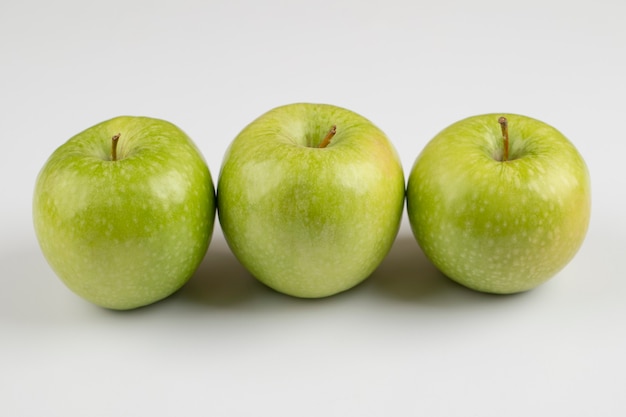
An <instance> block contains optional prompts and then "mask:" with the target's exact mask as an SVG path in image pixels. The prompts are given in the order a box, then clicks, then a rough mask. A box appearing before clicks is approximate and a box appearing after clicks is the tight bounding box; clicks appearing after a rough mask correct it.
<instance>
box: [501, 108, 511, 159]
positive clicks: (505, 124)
mask: <svg viewBox="0 0 626 417" xmlns="http://www.w3.org/2000/svg"><path fill="white" fill-rule="evenodd" d="M498 123H500V127H501V128H502V142H503V148H504V150H503V152H502V162H506V161H508V160H509V121H508V120H507V119H506V117H504V116H502V117H500V118H499V119H498Z"/></svg>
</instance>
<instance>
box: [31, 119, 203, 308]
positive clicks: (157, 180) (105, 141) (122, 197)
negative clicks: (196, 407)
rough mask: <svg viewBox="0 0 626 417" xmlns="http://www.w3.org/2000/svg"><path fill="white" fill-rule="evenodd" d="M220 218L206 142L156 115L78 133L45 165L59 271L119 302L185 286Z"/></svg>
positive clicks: (44, 209)
mask: <svg viewBox="0 0 626 417" xmlns="http://www.w3.org/2000/svg"><path fill="white" fill-rule="evenodd" d="M117 135H119V138H118V139H117V146H116V151H115V153H116V155H115V158H114V157H113V156H112V152H113V146H112V138H113V137H114V136H117ZM113 159H115V160H113ZM214 218H215V192H214V187H213V183H212V179H211V175H210V173H209V169H208V167H207V165H206V163H205V162H204V159H203V157H202V156H201V154H200V152H199V150H198V149H197V148H196V146H195V145H194V143H193V142H192V141H191V139H190V138H189V137H188V136H187V135H186V134H185V133H183V132H182V131H181V130H180V129H179V128H177V127H176V126H174V125H173V124H171V123H168V122H166V121H163V120H158V119H152V118H146V117H126V116H124V117H118V118H114V119H111V120H108V121H106V122H103V123H101V124H98V125H96V126H93V127H91V128H89V129H87V130H85V131H83V132H82V133H79V134H77V135H76V136H74V137H72V138H71V139H70V140H69V141H67V142H66V143H65V144H63V145H61V146H60V147H59V148H58V149H57V150H56V151H55V152H54V153H53V154H52V155H51V156H50V158H49V159H48V161H47V162H46V164H45V165H44V167H43V168H42V170H41V172H40V173H39V176H38V178H37V182H36V186H35V192H34V198H33V220H34V226H35V232H36V235H37V238H38V240H39V243H40V246H41V250H42V252H43V254H44V255H45V257H46V259H47V261H48V263H49V264H50V266H51V267H52V269H53V270H54V271H55V272H56V274H57V275H58V276H59V277H60V278H61V280H62V281H63V282H64V283H65V284H66V285H67V286H68V287H69V288H70V289H71V290H72V291H74V292H75V293H76V294H78V295H80V296H81V297H83V298H85V299H87V300H89V301H91V302H93V303H95V304H97V305H100V306H103V307H107V308H111V309H131V308H135V307H140V306H143V305H147V304H150V303H153V302H155V301H158V300H160V299H163V298H165V297H167V296H168V295H170V294H172V293H173V292H175V291H176V290H178V289H179V288H180V287H181V286H182V285H183V284H185V282H186V281H187V280H188V279H189V278H190V277H191V275H192V274H193V272H194V271H195V269H196V268H197V266H198V264H199V263H200V261H201V260H202V259H203V257H204V254H205V252H206V250H207V247H208V244H209V241H210V238H211V234H212V231H213V223H214Z"/></svg>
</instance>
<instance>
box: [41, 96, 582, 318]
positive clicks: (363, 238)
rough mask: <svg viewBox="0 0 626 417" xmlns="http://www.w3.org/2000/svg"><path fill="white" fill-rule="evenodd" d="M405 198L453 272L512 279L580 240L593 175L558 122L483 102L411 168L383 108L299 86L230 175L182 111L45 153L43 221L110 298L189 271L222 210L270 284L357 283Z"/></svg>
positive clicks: (118, 121) (548, 268)
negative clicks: (492, 108) (363, 110)
mask: <svg viewBox="0 0 626 417" xmlns="http://www.w3.org/2000/svg"><path fill="white" fill-rule="evenodd" d="M405 202H406V207H407V212H408V218H409V221H410V225H411V228H412V231H413V234H414V236H415V238H416V240H417V243H418V244H419V245H420V247H421V248H422V250H423V252H424V253H425V255H426V256H427V257H428V258H429V259H430V260H431V261H432V263H433V264H434V265H435V266H436V267H437V268H438V269H439V270H440V271H441V272H442V273H443V274H444V275H445V276H447V277H449V278H451V279H453V280H455V281H457V282H459V283H461V284H463V285H465V286H467V287H469V288H472V289H474V290H478V291H484V292H491V293H502V294H505V293H515V292H520V291H526V290H529V289H531V288H534V287H536V286H537V285H539V284H541V283H543V282H544V281H546V280H548V279H549V278H551V277H552V276H554V275H555V274H556V273H557V272H558V271H559V270H561V269H562V268H563V267H564V266H565V265H566V264H567V263H568V262H569V261H570V260H571V259H572V258H573V256H574V255H575V253H576V252H577V251H578V249H579V247H580V246H581V244H582V242H583V240H584V237H585V234H586V231H587V227H588V223H589V217H590V209H591V208H590V206H591V191H590V179H589V174H588V170H587V167H586V165H585V162H584V161H583V159H582V157H581V156H580V154H579V153H578V151H577V150H576V148H575V147H574V146H573V145H572V143H571V142H570V141H569V140H568V139H566V138H565V137H564V136H563V135H562V134H561V133H560V132H559V131H558V130H556V129H554V128H553V127H551V126H549V125H547V124H545V123H543V122H540V121H538V120H535V119H532V118H529V117H525V116H520V115H514V114H488V115H481V116H474V117H470V118H467V119H465V120H461V121H459V122H457V123H455V124H453V125H451V126H449V127H447V128H446V129H444V130H443V131H441V132H440V133H439V134H438V135H437V136H436V137H435V138H433V139H432V140H431V141H430V142H429V143H428V144H427V146H426V147H425V148H424V149H423V150H422V152H421V153H420V155H419V156H418V157H417V159H416V161H415V164H414V165H413V167H412V170H411V172H410V176H409V178H408V182H405V177H404V173H403V168H402V166H401V162H400V159H399V157H398V154H397V152H396V150H395V149H394V146H393V145H392V143H391V142H390V141H389V139H388V138H387V137H386V136H385V134H384V133H383V132H382V131H381V130H380V129H379V128H378V127H376V126H375V125H374V124H373V123H372V122H370V121H369V120H367V119H365V118H364V117H362V116H360V115H358V114H356V113H354V112H352V111H349V110H347V109H343V108H340V107H336V106H332V105H327V104H310V103H297V104H290V105H286V106H282V107H278V108H275V109H273V110H271V111H269V112H267V113H265V114H263V115H262V116H260V117H259V118H257V119H256V120H254V121H253V122H252V123H250V124H249V125H248V126H247V127H245V128H244V129H243V130H242V131H241V133H240V134H239V135H238V136H237V137H236V138H235V139H234V141H233V142H232V143H231V145H230V147H229V148H228V150H227V152H226V154H225V155H224V159H223V163H222V167H221V171H220V174H219V179H218V182H217V191H216V189H215V188H214V183H213V179H212V177H211V174H210V172H209V169H208V167H207V164H206V162H205V160H204V158H203V156H202V155H201V153H200V151H199V150H198V148H197V147H196V145H195V144H194V143H193V142H192V140H191V139H190V138H189V137H188V136H187V135H186V134H185V133H183V131H181V130H180V129H179V128H178V127H176V126H174V125H172V124H171V123H169V122H166V121H163V120H158V119H153V118H147V117H126V116H125V117H118V118H114V119H112V120H108V121H105V122H103V123H100V124H98V125H96V126H93V127H91V128H89V129H87V130H85V131H83V132H81V133H79V134H77V135H76V136H74V137H72V138H71V139H69V140H68V141H67V142H66V143H64V144H63V145H61V146H60V147H59V148H58V149H57V150H56V151H55V152H54V153H53V154H52V155H51V156H50V158H49V159H48V161H47V162H46V164H45V165H44V167H43V168H42V170H41V172H40V173H39V176H38V178H37V182H36V185H35V192H34V197H33V220H34V226H35V232H36V235H37V238H38V241H39V244H40V247H41V250H42V252H43V254H44V256H45V257H46V259H47V261H48V263H49V264H50V266H51V267H52V269H53V270H54V271H55V273H56V274H57V275H58V276H59V277H60V278H61V280H62V281H63V282H64V283H65V284H66V285H67V287H69V288H70V289H71V290H72V291H74V292H75V293H76V294H78V295H80V296H81V297H83V298H85V299H87V300H89V301H91V302H93V303H95V304H97V305H100V306H103V307H106V308H111V309H132V308H136V307H140V306H144V305H147V304H151V303H153V302H156V301H158V300H161V299H163V298H165V297H167V296H169V295H170V294H172V293H173V292H175V291H176V290H178V289H179V288H180V287H182V286H183V285H184V284H185V283H186V282H187V280H188V279H189V278H190V277H191V276H192V275H193V273H194V271H195V270H196V269H197V267H198V265H199V264H200V262H201V261H202V259H203V257H204V255H205V253H206V251H207V249H208V246H209V242H210V240H211V235H212V232H213V225H214V221H215V216H216V211H217V214H218V218H219V221H220V224H221V228H222V230H223V233H224V237H225V239H226V241H227V243H228V245H229V247H230V249H231V250H232V252H233V253H234V255H235V256H236V258H237V259H238V260H239V261H240V262H241V263H242V264H243V265H244V266H245V268H246V269H247V270H248V271H249V272H250V273H251V274H252V275H253V276H254V277H256V278H257V279H258V280H260V281H261V282H263V283H264V284H266V285H268V286H269V287H271V288H273V289H275V290H277V291H280V292H283V293H285V294H289V295H292V296H296V297H306V298H316V297H326V296H330V295H333V294H336V293H339V292H342V291H345V290H348V289H350V288H352V287H354V286H355V285H357V284H359V283H360V282H361V281H363V280H364V279H366V278H367V277H368V276H369V275H370V274H371V273H372V272H373V271H374V270H375V269H376V268H377V267H378V265H379V264H380V263H381V261H382V260H383V258H384V257H385V256H386V255H387V253H388V252H389V250H390V248H391V246H392V244H393V242H394V240H395V238H396V235H397V233H398V230H399V226H400V223H401V219H402V213H403V210H404V207H405ZM419 276H420V271H415V278H416V279H419Z"/></svg>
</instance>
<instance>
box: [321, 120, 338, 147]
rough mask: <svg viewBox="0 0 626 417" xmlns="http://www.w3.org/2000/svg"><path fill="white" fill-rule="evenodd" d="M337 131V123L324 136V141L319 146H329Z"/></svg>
mask: <svg viewBox="0 0 626 417" xmlns="http://www.w3.org/2000/svg"><path fill="white" fill-rule="evenodd" d="M336 133H337V125H333V126H332V127H331V128H330V130H329V131H328V133H327V134H326V136H324V139H322V142H321V143H320V145H319V148H320V149H321V148H325V147H327V146H328V144H329V143H330V141H331V140H332V138H333V137H334V136H335V134H336Z"/></svg>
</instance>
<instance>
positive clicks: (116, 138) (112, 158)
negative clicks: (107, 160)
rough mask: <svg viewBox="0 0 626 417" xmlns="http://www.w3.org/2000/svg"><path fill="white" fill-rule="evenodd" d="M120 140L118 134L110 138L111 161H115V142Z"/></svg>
mask: <svg viewBox="0 0 626 417" xmlns="http://www.w3.org/2000/svg"><path fill="white" fill-rule="evenodd" d="M118 140H120V134H119V133H118V134H117V135H115V136H113V137H112V138H111V161H117V141H118Z"/></svg>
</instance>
